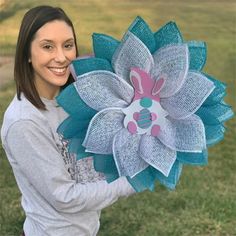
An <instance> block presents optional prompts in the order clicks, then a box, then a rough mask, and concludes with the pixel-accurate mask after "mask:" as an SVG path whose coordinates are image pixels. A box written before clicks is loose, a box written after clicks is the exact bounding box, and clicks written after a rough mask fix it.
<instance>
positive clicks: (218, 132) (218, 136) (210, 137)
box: [205, 124, 225, 147]
mask: <svg viewBox="0 0 236 236" xmlns="http://www.w3.org/2000/svg"><path fill="white" fill-rule="evenodd" d="M224 132H225V127H224V125H223V124H219V125H205V133H206V144H207V146H208V147H209V146H212V145H214V144H216V143H218V142H220V141H221V140H222V139H223V138H224Z"/></svg>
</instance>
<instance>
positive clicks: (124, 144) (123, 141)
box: [113, 129, 148, 177]
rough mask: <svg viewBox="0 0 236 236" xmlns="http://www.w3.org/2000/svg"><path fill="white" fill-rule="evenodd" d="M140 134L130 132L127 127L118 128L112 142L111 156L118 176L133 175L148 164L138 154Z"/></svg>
mask: <svg viewBox="0 0 236 236" xmlns="http://www.w3.org/2000/svg"><path fill="white" fill-rule="evenodd" d="M140 139H141V135H138V134H131V133H129V131H128V130H127V129H122V130H120V131H119V132H118V133H117V134H116V136H115V138H114V142H113V156H114V159H115V163H116V167H117V170H118V172H119V175H120V176H130V177H133V176H135V175H136V174H138V173H139V172H141V171H142V170H144V169H145V168H146V167H148V164H147V163H146V162H145V161H144V160H143V159H142V158H140V156H139V143H140Z"/></svg>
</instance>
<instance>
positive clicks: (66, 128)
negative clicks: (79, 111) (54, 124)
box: [57, 116, 90, 139]
mask: <svg viewBox="0 0 236 236" xmlns="http://www.w3.org/2000/svg"><path fill="white" fill-rule="evenodd" d="M89 122H90V120H80V119H77V117H71V116H69V117H68V118H67V119H65V120H64V121H63V122H62V123H61V124H60V125H59V127H58V129H57V132H58V133H59V134H62V135H63V137H64V138H65V139H71V138H73V137H78V138H82V137H83V138H84V137H85V135H86V131H87V128H88V125H89Z"/></svg>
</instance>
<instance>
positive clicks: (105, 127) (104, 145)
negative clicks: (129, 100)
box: [83, 108, 124, 154]
mask: <svg viewBox="0 0 236 236" xmlns="http://www.w3.org/2000/svg"><path fill="white" fill-rule="evenodd" d="M123 120H124V114H123V112H122V111H121V110H120V109H118V108H108V109H104V110H102V111H100V112H98V113H97V114H96V115H95V116H94V117H93V119H92V120H91V121H90V124H89V127H88V130H87V133H86V137H85V139H84V142H83V146H84V147H85V148H86V151H87V152H93V153H96V154H112V145H113V138H114V136H115V135H116V133H117V132H118V131H119V130H121V129H122V128H123Z"/></svg>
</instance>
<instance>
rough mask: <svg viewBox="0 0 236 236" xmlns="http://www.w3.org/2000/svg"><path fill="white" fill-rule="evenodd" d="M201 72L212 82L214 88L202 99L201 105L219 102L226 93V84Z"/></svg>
mask: <svg viewBox="0 0 236 236" xmlns="http://www.w3.org/2000/svg"><path fill="white" fill-rule="evenodd" d="M203 74H204V75H205V76H206V77H207V78H208V79H209V80H211V81H212V82H213V83H214V85H215V88H214V90H213V92H212V93H211V94H210V95H209V97H208V98H207V99H206V100H205V101H204V103H203V104H202V106H210V105H214V104H216V103H219V102H220V101H221V100H222V99H223V98H224V97H225V95H226V85H225V84H224V83H222V82H221V81H219V80H216V79H215V78H213V77H212V76H210V75H208V74H205V73H203Z"/></svg>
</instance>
